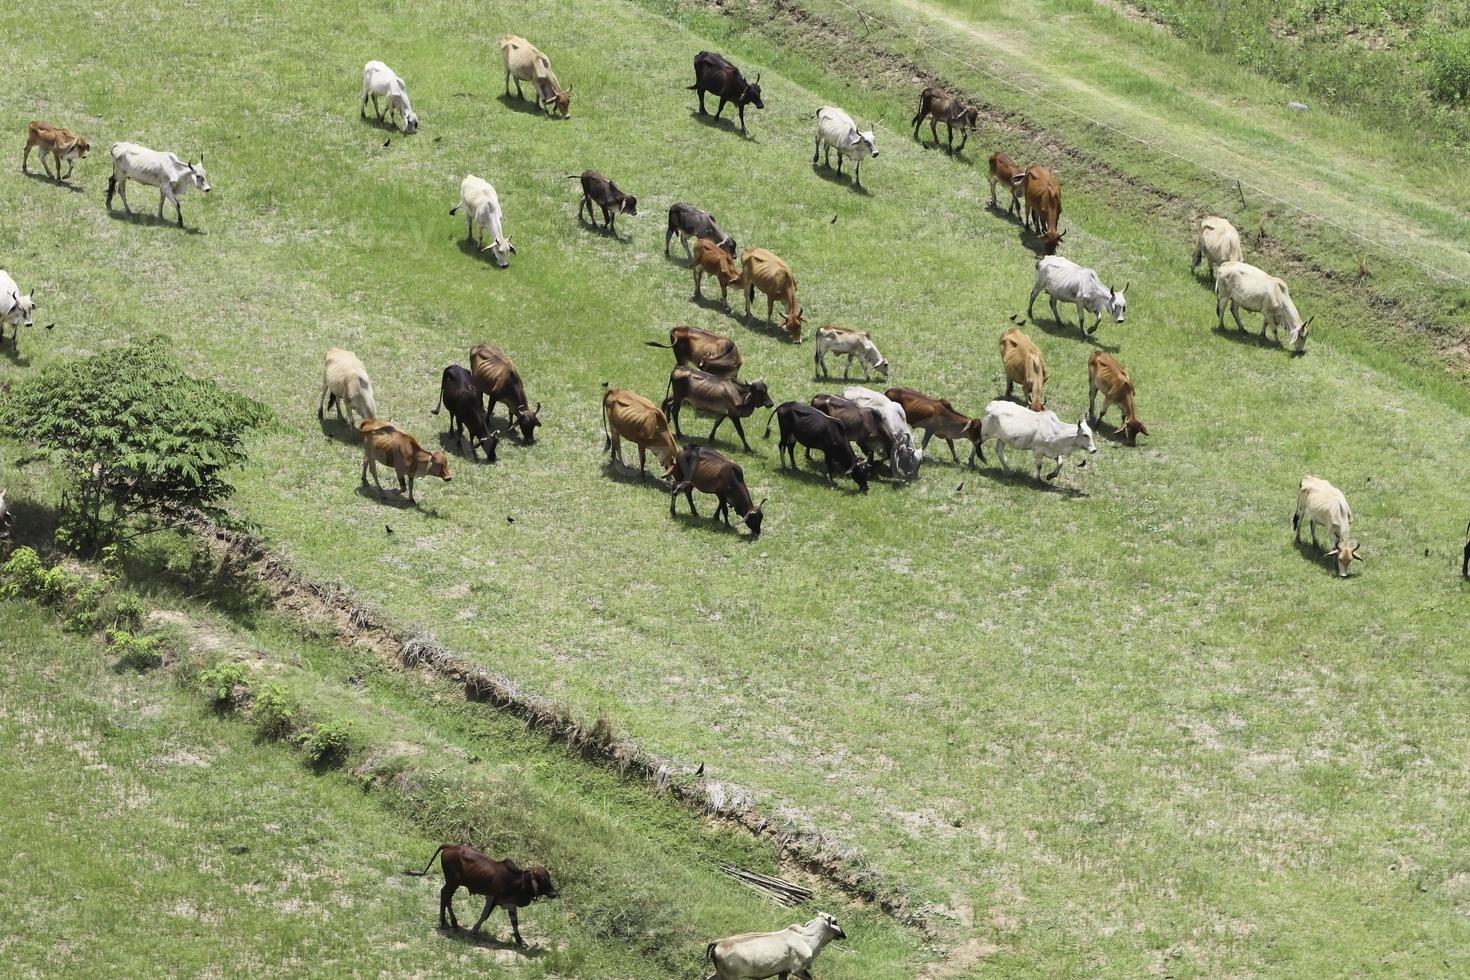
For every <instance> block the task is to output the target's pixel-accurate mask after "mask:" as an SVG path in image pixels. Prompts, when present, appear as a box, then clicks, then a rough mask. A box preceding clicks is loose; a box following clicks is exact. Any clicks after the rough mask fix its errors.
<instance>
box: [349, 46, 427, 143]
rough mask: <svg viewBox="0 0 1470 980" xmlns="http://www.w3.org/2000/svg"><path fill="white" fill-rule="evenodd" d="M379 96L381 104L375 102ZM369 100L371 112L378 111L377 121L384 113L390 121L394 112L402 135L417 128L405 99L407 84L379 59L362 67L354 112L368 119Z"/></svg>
mask: <svg viewBox="0 0 1470 980" xmlns="http://www.w3.org/2000/svg"><path fill="white" fill-rule="evenodd" d="M380 97H381V98H382V99H383V104H382V105H379V104H378V99H379V98H380ZM368 99H372V100H373V111H374V112H376V113H377V114H378V120H379V121H382V119H383V115H384V113H385V112H386V113H387V115H388V121H389V122H392V120H393V113H395V112H396V113H398V125H399V127H400V128H402V130H403V132H404V134H405V135H408V134H411V133H414V132H416V131H417V130H418V128H419V117H418V114H417V113H415V112H414V111H413V106H412V105H411V104H410V103H409V101H408V87H407V86H405V85H404V84H403V79H401V78H399V77H398V75H397V74H395V73H394V71H393V69H392V68H389V67H388V66H387V65H385V64H383V63H382V62H381V61H369V62H368V63H367V64H365V65H363V66H362V101H361V102H360V103H359V104H358V107H357V113H358V115H359V116H361V117H362V118H364V119H366V118H367V104H368Z"/></svg>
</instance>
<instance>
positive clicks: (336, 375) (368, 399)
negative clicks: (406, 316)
mask: <svg viewBox="0 0 1470 980" xmlns="http://www.w3.org/2000/svg"><path fill="white" fill-rule="evenodd" d="M329 396H330V400H328V399H329ZM344 405H345V406H347V415H346V421H347V424H348V425H352V415H353V413H354V412H356V413H357V415H358V416H359V417H361V419H362V420H363V421H364V422H365V421H367V420H368V419H375V418H377V417H378V405H377V402H375V401H374V400H373V383H372V381H371V380H369V379H368V373H367V368H366V367H364V366H363V363H362V361H360V360H358V358H357V355H356V354H354V353H352V351H350V350H343V349H342V348H340V347H333V348H332V349H331V350H329V351H327V357H326V363H325V364H324V365H323V366H322V394H321V397H320V398H319V399H317V405H316V417H317V418H318V419H320V418H322V417H323V415H324V414H325V412H327V411H331V409H332V408H333V406H335V407H336V409H337V418H339V419H340V418H342V417H343V415H342V406H344Z"/></svg>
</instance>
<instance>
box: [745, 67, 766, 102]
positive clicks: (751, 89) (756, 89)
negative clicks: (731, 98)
mask: <svg viewBox="0 0 1470 980" xmlns="http://www.w3.org/2000/svg"><path fill="white" fill-rule="evenodd" d="M738 103H739V104H740V105H743V106H745V105H753V106H755V107H756V108H757V109H764V108H765V107H766V104H765V103H764V102H762V101H761V73H760V72H756V73H755V81H753V82H746V83H745V91H744V92H741V93H740V98H739V100H738Z"/></svg>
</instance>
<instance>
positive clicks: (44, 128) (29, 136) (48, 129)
mask: <svg viewBox="0 0 1470 980" xmlns="http://www.w3.org/2000/svg"><path fill="white" fill-rule="evenodd" d="M36 147H40V148H41V167H42V169H44V170H45V171H46V176H47V177H51V178H54V179H56V180H67V179H68V178H70V177H71V172H72V170H73V169H74V168H75V167H76V165H77V161H78V160H85V159H86V157H87V151H88V150H90V149H91V148H92V147H91V145H90V144H89V143H88V142H87V141H86V140H85V139H83V138H82V137H80V136H77V135H76V134H75V133H72V132H70V131H69V130H65V129H62V128H61V127H60V126H53V125H51V124H50V123H47V122H41V121H40V120H39V119H36V120H32V121H31V124H30V126H29V127H27V128H26V149H25V153H24V154H23V155H22V156H21V158H20V171H21V173H27V172H28V171H27V169H26V165H27V163H29V162H30V159H31V150H32V149H34V148H36ZM47 156H50V157H51V158H52V159H54V160H55V161H56V173H54V174H53V173H52V172H51V167H50V166H49V165H48V164H47V163H46V157H47ZM63 160H65V161H66V162H67V163H66V173H65V174H63V173H62V172H61V161H63Z"/></svg>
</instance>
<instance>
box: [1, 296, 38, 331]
mask: <svg viewBox="0 0 1470 980" xmlns="http://www.w3.org/2000/svg"><path fill="white" fill-rule="evenodd" d="M35 314H36V291H35V290H34V289H32V290H31V291H30V292H29V293H27V294H26V295H24V296H22V295H20V294H19V293H11V294H10V309H9V310H8V311H7V312H6V314H5V319H6V321H7V322H9V323H13V324H15V325H16V326H26V327H32V326H35Z"/></svg>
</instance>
